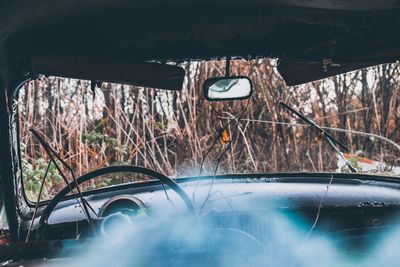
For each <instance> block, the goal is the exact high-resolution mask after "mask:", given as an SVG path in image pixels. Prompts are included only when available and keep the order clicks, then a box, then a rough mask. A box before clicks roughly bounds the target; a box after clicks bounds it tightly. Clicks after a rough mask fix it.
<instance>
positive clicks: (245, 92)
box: [203, 76, 253, 101]
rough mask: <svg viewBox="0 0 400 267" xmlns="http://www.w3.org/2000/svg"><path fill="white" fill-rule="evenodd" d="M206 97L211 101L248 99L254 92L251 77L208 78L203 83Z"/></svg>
mask: <svg viewBox="0 0 400 267" xmlns="http://www.w3.org/2000/svg"><path fill="white" fill-rule="evenodd" d="M203 90H204V97H205V98H206V99H207V100H209V101H221V100H240V99H247V98H249V97H250V96H251V95H252V93H253V86H252V84H251V81H250V79H249V78H247V77H244V76H236V77H228V78H211V79H207V80H206V81H205V82H204V85H203Z"/></svg>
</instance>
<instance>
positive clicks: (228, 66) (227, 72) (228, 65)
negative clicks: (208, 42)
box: [225, 57, 231, 78]
mask: <svg viewBox="0 0 400 267" xmlns="http://www.w3.org/2000/svg"><path fill="white" fill-rule="evenodd" d="M230 72H231V57H226V65H225V78H229V77H230V74H231V73H230Z"/></svg>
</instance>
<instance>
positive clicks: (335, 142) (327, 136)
mask: <svg viewBox="0 0 400 267" xmlns="http://www.w3.org/2000/svg"><path fill="white" fill-rule="evenodd" d="M279 104H280V105H281V106H282V107H284V108H285V109H287V110H289V111H291V112H292V113H294V114H296V115H297V116H298V117H299V118H300V119H302V120H303V121H304V122H306V123H308V124H309V125H310V126H311V127H313V128H314V129H315V130H317V131H318V132H319V133H320V134H321V135H322V136H323V137H324V138H325V140H326V141H328V143H329V144H330V145H331V146H332V147H333V149H335V151H336V152H337V153H338V154H339V156H340V157H341V158H342V159H343V160H344V162H345V163H346V165H347V167H349V169H350V171H351V172H353V173H356V172H357V170H356V168H354V167H353V166H352V165H351V164H350V162H349V161H348V160H347V159H346V158H345V157H344V156H343V153H342V152H341V151H340V150H339V149H338V148H337V147H336V145H338V146H340V147H341V148H342V149H344V150H345V151H349V149H348V148H347V147H346V146H345V145H344V144H342V143H341V142H339V141H338V140H337V139H336V138H334V137H333V136H332V135H330V134H329V133H328V132H327V131H325V130H324V129H322V128H321V127H319V126H318V124H316V123H315V122H314V121H312V120H310V119H309V118H307V117H306V116H304V115H303V114H301V113H300V112H298V111H296V110H294V109H293V108H292V107H289V106H288V105H286V104H285V103H283V102H282V101H279Z"/></svg>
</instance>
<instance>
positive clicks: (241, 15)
mask: <svg viewBox="0 0 400 267" xmlns="http://www.w3.org/2000/svg"><path fill="white" fill-rule="evenodd" d="M399 24H400V1H399V0H386V1H373V0H347V1H345V0H340V1H337V0H336V1H335V0H317V1H308V0H303V1H299V0H297V1H295V0H264V1H262V0H233V1H230V2H229V4H226V1H222V0H198V1H191V2H189V1H184V0H175V1H157V0H147V1H134V0H133V1H132V0H130V1H128V0H98V1H77V0H69V1H54V0H53V1H49V0H42V1H26V0H14V1H8V2H5V1H3V2H2V3H1V4H0V75H1V76H2V79H3V81H4V82H5V83H7V84H8V83H11V84H13V83H16V80H18V79H21V77H20V76H21V72H22V70H23V68H24V63H25V61H27V60H28V61H29V57H30V56H32V55H37V54H66V55H86V56H89V55H90V56H94V57H97V58H100V59H101V58H102V57H123V58H124V59H128V60H132V61H138V60H139V61H146V60H159V61H163V60H174V61H182V60H190V59H211V58H222V57H225V56H241V57H246V58H248V57H263V56H268V57H278V58H280V65H279V71H280V72H281V74H282V76H283V77H284V78H285V80H286V82H287V83H288V84H289V85H290V84H298V83H302V82H307V81H311V80H316V79H320V78H324V77H327V76H331V75H334V74H338V73H342V72H346V71H349V70H354V69H359V68H362V67H365V66H371V65H375V64H379V63H385V62H395V61H396V60H397V59H398V58H399V55H400V48H399V47H398V45H397V44H398V43H399V39H400V35H399V33H398V31H396V30H397V29H398V28H399V26H400V25H399ZM324 60H325V61H324ZM324 62H325V63H324ZM327 62H328V63H327ZM329 62H332V63H334V64H330V63H329ZM327 64H328V65H327ZM339 65H340V66H339ZM327 66H328V67H329V68H326V67H327ZM300 68H301V70H302V72H300V73H299V70H300Z"/></svg>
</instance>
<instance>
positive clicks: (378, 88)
mask: <svg viewBox="0 0 400 267" xmlns="http://www.w3.org/2000/svg"><path fill="white" fill-rule="evenodd" d="M181 65H182V67H184V68H185V71H186V78H185V80H184V84H183V89H182V91H166V90H161V89H154V88H143V87H135V86H130V85H121V84H111V83H102V84H97V86H96V88H94V87H93V86H91V82H90V81H85V80H75V79H68V78H59V77H39V78H38V79H36V80H33V81H30V82H29V83H27V84H25V85H24V86H23V87H22V88H21V89H20V90H19V92H18V94H17V97H16V101H17V105H18V112H19V116H18V117H19V120H18V123H19V144H20V155H21V165H22V175H23V181H24V188H25V192H26V195H27V197H28V199H29V200H31V201H36V196H37V194H38V192H39V189H40V180H41V178H42V177H43V175H44V173H45V171H46V168H47V164H48V162H49V157H48V155H47V154H46V152H45V150H44V149H43V147H41V146H40V144H39V142H38V140H36V139H35V137H34V136H33V135H32V133H31V132H30V131H29V130H30V129H31V128H33V129H35V130H36V131H37V132H38V133H39V134H41V135H42V137H43V139H44V140H45V141H47V142H48V143H49V144H50V145H51V146H52V147H53V148H54V149H55V150H56V151H58V153H59V155H60V156H61V157H62V158H63V159H64V160H65V161H66V162H67V163H68V164H69V165H70V166H71V167H72V169H73V170H74V172H75V175H76V176H79V175H82V174H84V173H87V172H89V171H91V170H95V169H98V168H101V167H104V166H110V165H120V164H131V165H139V166H144V167H147V168H150V169H153V170H156V171H159V172H161V173H164V174H166V175H168V176H170V177H173V178H177V177H183V176H198V175H199V174H201V175H213V174H226V173H273V172H350V170H349V168H348V167H347V166H346V163H345V160H347V161H349V162H350V163H351V164H352V166H354V168H355V169H357V171H358V172H361V173H370V174H384V175H399V174H400V162H399V161H400V160H399V158H400V157H399V155H400V153H399V152H400V151H399V149H398V146H397V147H396V143H398V142H399V140H400V131H399V127H397V126H396V125H398V123H399V122H400V119H399V118H400V105H399V104H398V101H399V100H400V99H399V92H398V91H399V87H400V86H399V83H398V81H399V80H400V79H399V76H400V70H399V66H398V65H396V64H390V65H381V66H376V67H372V68H369V69H363V70H359V71H355V72H351V73H347V74H343V75H339V76H335V77H332V78H328V79H325V80H322V81H317V82H313V83H308V84H304V85H300V86H294V87H288V86H286V85H285V83H284V81H283V80H282V78H281V77H280V75H279V74H278V72H277V70H276V61H274V60H269V59H257V60H250V61H244V60H234V61H232V62H231V74H232V75H241V76H248V77H249V78H250V79H251V81H252V84H253V87H254V88H253V95H252V97H251V98H249V99H248V100H235V101H218V102H209V101H207V100H206V99H205V98H204V96H203V94H202V86H203V82H204V81H205V79H207V78H211V77H221V76H224V75H225V73H224V72H225V63H224V62H222V61H207V62H204V61H201V62H191V63H183V64H181ZM279 101H283V102H285V103H286V104H288V105H290V106H291V107H293V108H294V109H296V110H298V111H300V112H301V113H303V114H304V115H305V116H307V117H308V118H310V119H312V120H313V121H315V122H316V123H317V124H318V125H320V126H325V127H330V128H328V129H326V130H327V132H329V133H330V134H331V135H332V136H333V137H335V138H336V139H337V140H339V141H340V142H341V143H343V144H345V145H346V146H347V147H348V148H349V151H347V152H344V154H343V157H340V155H339V154H338V153H337V152H336V151H335V150H334V149H333V148H332V147H331V146H330V144H329V143H328V142H325V141H324V140H323V138H322V136H321V135H319V134H318V132H316V131H315V130H314V129H312V128H310V127H309V126H308V125H306V124H304V122H303V121H302V120H300V119H299V118H298V117H295V116H293V115H292V114H291V113H289V112H287V110H285V109H283V108H282V107H281V106H280V105H279ZM205 155H206V157H205ZM201 165H202V171H200V169H201ZM142 179H144V178H143V177H137V176H129V175H125V174H119V175H118V174H116V175H113V176H110V175H108V176H107V177H103V178H102V179H96V181H95V182H91V183H90V184H87V185H85V189H93V188H98V187H104V186H109V185H115V184H120V183H126V182H130V181H138V180H142ZM64 186H65V183H64V181H63V180H62V177H61V176H60V174H59V173H58V171H57V169H56V168H55V166H54V165H50V168H49V173H48V179H47V182H46V185H45V187H44V192H43V197H42V200H44V199H49V198H51V197H52V196H53V195H54V194H55V193H57V192H58V191H59V190H60V189H61V188H63V187H64Z"/></svg>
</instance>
